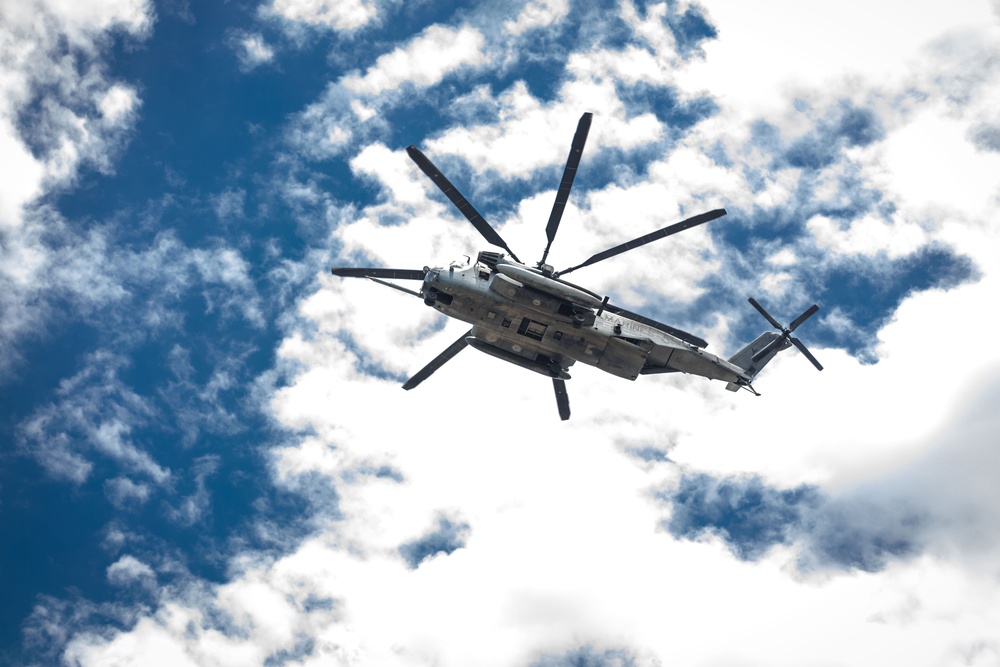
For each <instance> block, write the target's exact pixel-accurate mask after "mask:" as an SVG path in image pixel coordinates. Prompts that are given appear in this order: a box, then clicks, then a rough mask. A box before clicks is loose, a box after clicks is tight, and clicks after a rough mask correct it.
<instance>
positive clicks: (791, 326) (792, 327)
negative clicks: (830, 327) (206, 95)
mask: <svg viewBox="0 0 1000 667" xmlns="http://www.w3.org/2000/svg"><path fill="white" fill-rule="evenodd" d="M817 310H819V306H817V305H816V304H815V303H814V304H813V305H811V306H809V308H808V309H807V310H806V312H804V313H802V314H801V315H799V316H798V317H796V318H795V319H794V320H792V323H791V324H789V325H788V330H789V331H795V330H796V329H797V328H798V326H799V325H800V324H802V323H803V322H805V321H806V320H808V319H809V318H810V317H812V316H813V315H815V314H816V311H817Z"/></svg>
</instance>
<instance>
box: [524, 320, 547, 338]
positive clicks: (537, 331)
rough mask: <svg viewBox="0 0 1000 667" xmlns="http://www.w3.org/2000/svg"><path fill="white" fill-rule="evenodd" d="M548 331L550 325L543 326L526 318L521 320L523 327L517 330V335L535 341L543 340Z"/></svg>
mask: <svg viewBox="0 0 1000 667" xmlns="http://www.w3.org/2000/svg"><path fill="white" fill-rule="evenodd" d="M546 329H548V325H545V324H542V323H541V322H535V321H534V320H531V319H528V318H527V317H525V318H524V319H522V320H521V326H519V327H518V328H517V333H519V334H521V335H522V336H527V337H528V338H531V339H534V340H541V339H542V336H544V335H545V330H546Z"/></svg>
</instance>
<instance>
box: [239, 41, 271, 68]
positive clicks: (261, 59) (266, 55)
mask: <svg viewBox="0 0 1000 667" xmlns="http://www.w3.org/2000/svg"><path fill="white" fill-rule="evenodd" d="M235 48H236V57H237V58H239V60H240V68H241V69H242V70H243V71H245V72H248V71H250V70H252V69H254V68H255V67H258V66H260V65H266V64H267V63H269V62H271V61H273V60H274V49H273V48H272V47H271V46H270V45H269V44H268V43H267V42H266V41H264V36H263V35H261V34H260V33H254V34H248V33H244V34H240V35H239V36H237V37H236V38H235Z"/></svg>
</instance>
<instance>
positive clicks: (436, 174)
mask: <svg viewBox="0 0 1000 667" xmlns="http://www.w3.org/2000/svg"><path fill="white" fill-rule="evenodd" d="M406 153H407V155H409V156H410V159H411V160H413V161H414V162H416V163H417V166H418V167H420V170H421V171H422V172H424V173H425V174H427V176H428V177H430V179H431V180H432V181H434V185H436V186H438V189H440V190H441V192H443V193H444V196H445V197H447V198H448V199H450V200H451V203H452V204H454V205H455V207H456V208H457V209H458V210H459V211H461V212H462V215H464V216H465V217H466V218H468V220H469V222H471V223H472V226H473V227H475V228H476V230H477V231H478V232H479V233H480V234H481V235H482V236H483V238H485V239H486V240H487V241H489V242H490V243H492V244H493V245H495V246H497V247H498V248H503V249H504V250H506V251H507V252H508V253H510V256H511V257H513V258H514V259H515V260H516V261H518V262H520V261H521V260H519V259H518V258H517V255H515V254H514V251H513V250H511V249H510V248H509V247H508V246H507V243H506V242H505V241H504V240H503V238H501V236H500V234H498V233H497V231H496V230H495V229H493V228H492V227H491V226H490V223H488V222H486V220H485V219H484V218H483V216H481V215H480V214H479V211H477V210H476V208H475V207H474V206H473V205H472V204H470V203H469V200H468V199H466V198H465V197H463V196H462V193H461V192H459V191H458V188H456V187H455V186H454V185H452V184H451V181H449V180H448V179H447V178H445V175H444V174H442V173H441V170H440V169H438V168H437V167H435V166H434V163H433V162H431V161H430V160H429V159H428V158H427V156H426V155H424V154H423V153H421V152H420V150H419V149H418V148H417V147H416V146H409V147H408V148H407V149H406Z"/></svg>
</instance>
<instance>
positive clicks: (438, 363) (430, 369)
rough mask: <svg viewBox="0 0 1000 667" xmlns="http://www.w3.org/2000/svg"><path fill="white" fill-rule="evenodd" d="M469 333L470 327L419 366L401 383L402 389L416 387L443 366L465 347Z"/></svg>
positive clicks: (470, 333) (470, 332)
mask: <svg viewBox="0 0 1000 667" xmlns="http://www.w3.org/2000/svg"><path fill="white" fill-rule="evenodd" d="M471 335H472V329H469V330H468V331H466V332H465V333H464V334H462V336H461V337H460V338H459V339H458V340H456V341H455V342H454V343H452V344H451V345H449V346H448V347H447V348H445V351H444V352H442V353H441V354H439V355H438V356H436V357H434V359H433V360H431V363H429V364H427V365H426V366H424V367H423V368H421V369H420V370H419V371H417V372H416V374H415V375H414V376H413V377H411V378H410V379H409V380H407V381H406V382H405V383H404V384H403V389H405V390H407V391H409V390H411V389H413V388H414V387H416V386H417V385H418V384H420V383H421V382H423V381H424V380H426V379H427V378H429V377H430V376H431V374H433V373H434V371H436V370H437V369H439V368H441V367H442V366H444V365H445V363H446V362H447V361H448V360H449V359H451V358H452V357H454V356H455V355H456V354H458V353H459V352H461V351H462V350H463V349H465V346H466V345H468V343H467V342H465V337H466V336H471Z"/></svg>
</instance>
